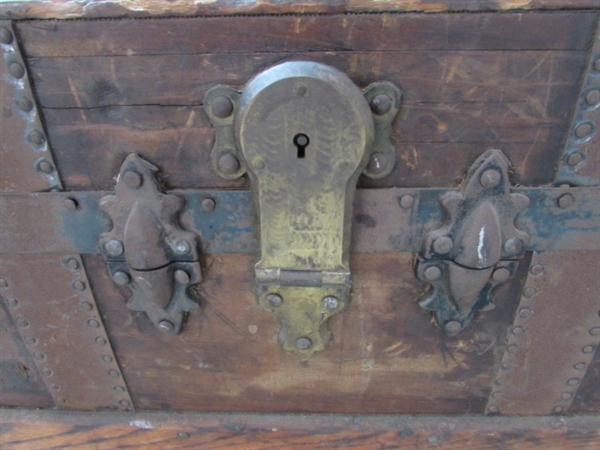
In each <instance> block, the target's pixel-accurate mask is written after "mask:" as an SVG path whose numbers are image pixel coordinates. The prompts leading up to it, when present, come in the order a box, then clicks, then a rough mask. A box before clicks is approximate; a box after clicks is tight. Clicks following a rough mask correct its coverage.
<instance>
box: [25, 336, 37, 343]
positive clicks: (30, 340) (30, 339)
mask: <svg viewBox="0 0 600 450" xmlns="http://www.w3.org/2000/svg"><path fill="white" fill-rule="evenodd" d="M23 341H25V343H26V344H27V345H36V344H37V343H38V340H37V339H36V338H34V337H33V336H29V335H28V334H26V335H25V336H23Z"/></svg>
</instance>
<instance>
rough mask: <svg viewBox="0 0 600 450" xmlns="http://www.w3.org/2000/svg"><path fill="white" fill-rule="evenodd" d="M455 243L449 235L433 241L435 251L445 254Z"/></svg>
mask: <svg viewBox="0 0 600 450" xmlns="http://www.w3.org/2000/svg"><path fill="white" fill-rule="evenodd" d="M453 245H454V242H452V239H450V238H449V237H448V236H443V237H440V238H437V239H436V240H435V241H433V251H434V252H436V253H438V254H440V255H443V254H445V253H448V252H449V251H450V250H451V249H452V246H453Z"/></svg>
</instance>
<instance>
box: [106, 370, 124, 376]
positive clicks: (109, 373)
mask: <svg viewBox="0 0 600 450" xmlns="http://www.w3.org/2000/svg"><path fill="white" fill-rule="evenodd" d="M108 375H109V376H111V377H113V378H119V377H120V376H121V374H120V373H119V372H118V371H116V370H115V369H110V370H109V371H108Z"/></svg>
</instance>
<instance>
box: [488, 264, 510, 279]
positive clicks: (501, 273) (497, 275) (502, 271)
mask: <svg viewBox="0 0 600 450" xmlns="http://www.w3.org/2000/svg"><path fill="white" fill-rule="evenodd" d="M509 278H510V270H508V269H507V268H506V267H499V268H498V269H496V270H494V272H493V273H492V280H494V281H495V282H497V283H503V282H504V281H506V280H508V279H509Z"/></svg>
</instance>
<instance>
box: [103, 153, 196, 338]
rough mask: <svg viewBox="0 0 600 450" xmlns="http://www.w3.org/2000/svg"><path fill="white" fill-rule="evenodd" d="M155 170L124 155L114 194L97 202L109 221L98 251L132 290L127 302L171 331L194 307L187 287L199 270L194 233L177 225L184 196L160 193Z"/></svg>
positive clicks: (135, 157)
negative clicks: (110, 221) (110, 222)
mask: <svg viewBox="0 0 600 450" xmlns="http://www.w3.org/2000/svg"><path fill="white" fill-rule="evenodd" d="M157 171H158V169H157V168H156V167H154V166H153V165H152V164H150V163H149V162H147V161H145V160H143V159H142V158H140V157H139V156H138V155H137V154H131V155H129V156H128V157H127V158H126V159H125V161H124V163H123V165H122V166H121V171H120V173H119V177H118V179H117V185H116V192H115V194H114V195H108V196H105V197H103V198H102V199H101V201H100V204H101V207H102V208H103V209H104V210H105V211H106V212H107V213H108V214H109V215H110V218H111V220H112V229H111V230H110V231H109V232H108V233H104V234H102V236H101V237H100V249H101V252H102V254H103V255H104V258H105V260H106V265H107V267H108V271H109V273H110V276H111V278H112V279H113V281H114V282H115V283H117V284H118V285H121V286H127V287H128V288H129V289H131V291H132V292H133V297H132V298H131V299H130V300H129V302H128V304H127V306H129V308H131V309H133V310H135V311H144V312H145V313H146V314H147V315H148V317H149V318H150V320H151V321H152V322H153V323H154V324H155V325H156V326H157V327H158V328H159V329H160V330H162V331H163V332H165V333H166V334H169V335H174V334H177V333H178V332H179V330H180V328H181V325H182V322H183V318H184V315H185V313H187V312H189V311H192V310H193V309H195V308H196V307H197V303H196V302H195V301H194V300H193V299H192V297H191V296H190V287H191V286H192V285H193V284H196V283H199V282H200V281H201V280H202V270H201V268H200V263H199V256H198V240H197V237H196V235H195V234H194V233H192V232H190V231H186V230H184V229H183V228H182V227H181V226H180V225H179V223H178V214H179V212H180V210H181V209H182V208H183V205H184V200H183V198H181V197H179V196H176V195H173V194H165V193H163V192H162V190H161V188H160V186H159V184H158V181H157V180H156V177H155V172H157Z"/></svg>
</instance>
